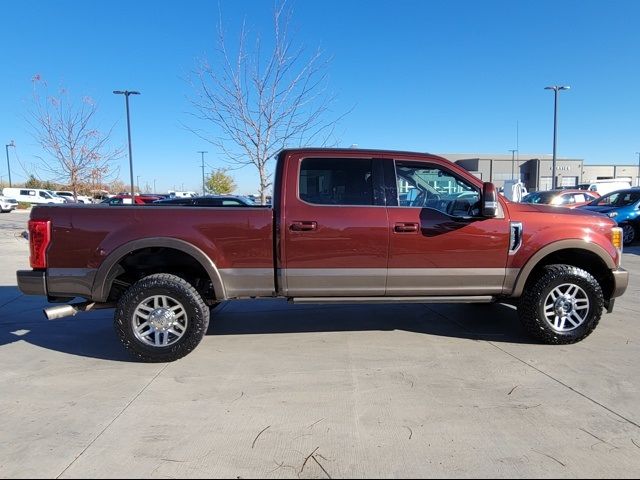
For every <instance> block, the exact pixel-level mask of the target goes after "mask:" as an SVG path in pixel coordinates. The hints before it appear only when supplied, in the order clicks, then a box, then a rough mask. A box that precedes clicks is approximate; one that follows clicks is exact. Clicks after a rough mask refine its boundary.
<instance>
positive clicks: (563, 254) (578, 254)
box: [511, 240, 617, 298]
mask: <svg viewBox="0 0 640 480" xmlns="http://www.w3.org/2000/svg"><path fill="white" fill-rule="evenodd" d="M554 263H566V264H569V265H574V266H576V267H580V268H583V269H585V270H588V271H589V270H591V271H592V272H591V273H592V274H594V276H596V278H597V277H598V276H600V277H603V276H604V278H600V279H599V280H602V281H604V283H605V285H602V290H603V292H604V293H605V298H607V296H610V295H611V293H612V290H613V275H612V273H611V272H612V271H613V270H615V269H616V268H617V265H616V264H615V262H614V260H613V258H611V255H609V253H608V252H607V251H606V250H605V249H604V248H603V247H601V246H600V245H598V244H596V243H592V242H586V241H584V240H561V241H558V242H554V243H552V244H549V245H547V246H545V247H544V248H541V249H540V250H539V251H537V252H536V253H535V254H534V255H533V256H532V257H531V258H530V259H529V260H528V261H527V263H526V264H525V265H524V267H522V268H521V269H520V272H519V274H518V276H517V277H516V280H515V283H514V287H513V291H512V293H511V296H512V297H520V296H521V295H522V292H523V291H524V288H525V286H526V284H527V281H528V280H529V279H530V278H532V274H535V272H536V271H538V270H539V269H541V268H542V267H544V266H546V265H551V264H554ZM585 267H589V268H585ZM609 283H611V284H610V285H609Z"/></svg>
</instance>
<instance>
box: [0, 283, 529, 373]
mask: <svg viewBox="0 0 640 480" xmlns="http://www.w3.org/2000/svg"><path fill="white" fill-rule="evenodd" d="M46 305H47V304H46V302H44V301H43V300H42V299H41V298H39V297H26V296H24V295H21V294H20V292H18V290H17V288H16V287H0V348H3V347H5V346H7V345H11V344H13V343H16V342H21V341H24V342H27V343H29V344H31V345H34V346H37V347H40V348H45V349H48V350H53V351H57V352H61V353H66V354H70V355H77V356H82V357H89V358H97V359H103V360H112V361H120V362H132V361H135V360H134V359H133V358H132V357H131V356H130V355H129V354H128V353H127V352H126V351H125V350H124V348H123V347H122V346H121V345H120V342H119V340H118V338H117V337H116V334H115V331H114V329H113V325H112V320H113V310H99V311H95V312H88V313H83V314H79V315H77V316H76V317H70V318H65V319H60V320H53V321H48V320H45V319H44V315H43V314H42V308H43V307H44V306H46ZM391 330H404V331H408V332H415V333H419V334H425V335H433V336H439V337H449V338H460V339H468V340H485V341H493V342H512V343H534V342H532V340H531V339H530V338H529V337H528V336H527V334H526V333H525V332H524V330H523V329H522V328H521V326H520V323H519V322H518V319H517V315H516V312H515V310H514V309H513V307H509V306H507V305H502V304H487V305H447V304H442V305H421V304H389V305H304V306H302V305H291V304H287V302H286V301H284V300H240V301H233V302H224V303H222V304H221V305H219V306H218V307H217V308H216V309H214V310H213V311H212V316H211V323H210V326H209V330H208V332H207V336H208V337H215V336H216V335H245V334H252V335H258V334H264V335H268V334H283V333H300V334H304V333H313V332H357V331H391Z"/></svg>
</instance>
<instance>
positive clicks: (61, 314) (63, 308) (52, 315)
mask: <svg viewBox="0 0 640 480" xmlns="http://www.w3.org/2000/svg"><path fill="white" fill-rule="evenodd" d="M42 311H43V312H44V316H45V317H47V320H57V319H59V318H65V317H73V316H74V315H76V314H77V313H78V312H79V311H80V310H79V309H78V307H77V305H56V306H55V307H47V308H45V309H44V310H42Z"/></svg>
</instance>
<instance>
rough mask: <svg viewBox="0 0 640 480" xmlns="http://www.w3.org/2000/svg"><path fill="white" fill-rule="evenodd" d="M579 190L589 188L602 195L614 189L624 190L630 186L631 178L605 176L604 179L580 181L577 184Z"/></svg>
mask: <svg viewBox="0 0 640 480" xmlns="http://www.w3.org/2000/svg"><path fill="white" fill-rule="evenodd" d="M578 188H579V189H580V190H589V191H590V192H597V193H599V194H600V196H602V195H606V194H607V193H611V192H615V191H616V190H624V189H626V188H631V180H630V179H627V178H607V179H604V180H595V181H593V182H591V183H581V184H580V185H578Z"/></svg>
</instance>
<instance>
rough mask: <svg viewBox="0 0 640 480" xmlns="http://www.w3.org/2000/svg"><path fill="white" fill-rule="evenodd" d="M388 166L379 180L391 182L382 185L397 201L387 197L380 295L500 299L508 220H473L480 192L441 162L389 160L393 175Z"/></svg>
mask: <svg viewBox="0 0 640 480" xmlns="http://www.w3.org/2000/svg"><path fill="white" fill-rule="evenodd" d="M388 162H389V163H393V161H391V160H388ZM389 163H386V164H385V165H386V166H385V173H387V175H386V176H387V177H389V176H392V177H393V178H392V181H391V182H390V181H389V180H387V182H386V185H387V188H388V190H389V191H391V192H392V191H393V190H394V189H396V190H397V192H395V193H396V195H397V197H396V198H397V200H395V198H394V195H393V194H391V195H388V196H387V197H388V200H387V201H388V203H389V207H388V212H389V232H390V235H391V238H390V242H389V245H390V247H389V270H388V277H387V288H386V295H389V296H396V295H418V296H422V295H433V296H439V295H442V296H449V295H494V294H499V293H501V292H502V286H503V283H504V279H505V274H506V270H505V267H506V263H507V257H508V248H509V247H508V244H509V222H508V220H507V219H505V218H484V217H481V216H480V189H479V188H478V187H477V186H475V185H474V184H473V183H471V182H469V181H468V180H465V179H464V178H463V176H462V175H460V174H459V173H456V172H455V169H453V168H451V167H450V166H448V165H447V164H445V163H444V162H439V161H437V160H436V159H434V160H433V161H429V162H426V161H402V160H396V161H395V165H394V167H395V168H391V167H392V166H391V165H390V164H389ZM500 210H501V209H500ZM498 217H504V215H503V214H502V213H500V214H499V215H498Z"/></svg>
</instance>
